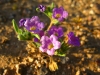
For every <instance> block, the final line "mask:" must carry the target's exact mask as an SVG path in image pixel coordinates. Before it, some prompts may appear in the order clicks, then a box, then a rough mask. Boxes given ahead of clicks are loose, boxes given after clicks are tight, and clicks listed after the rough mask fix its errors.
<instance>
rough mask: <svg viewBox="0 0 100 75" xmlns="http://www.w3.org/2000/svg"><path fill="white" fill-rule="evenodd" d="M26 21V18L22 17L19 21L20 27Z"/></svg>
mask: <svg viewBox="0 0 100 75" xmlns="http://www.w3.org/2000/svg"><path fill="white" fill-rule="evenodd" d="M25 21H26V19H21V20H20V21H19V27H23V26H24V23H25Z"/></svg>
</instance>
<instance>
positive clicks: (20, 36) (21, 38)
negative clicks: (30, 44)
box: [17, 34, 26, 40]
mask: <svg viewBox="0 0 100 75" xmlns="http://www.w3.org/2000/svg"><path fill="white" fill-rule="evenodd" d="M17 38H18V40H26V38H25V37H24V36H23V35H22V34H18V35H17Z"/></svg>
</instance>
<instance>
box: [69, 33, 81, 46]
mask: <svg viewBox="0 0 100 75" xmlns="http://www.w3.org/2000/svg"><path fill="white" fill-rule="evenodd" d="M68 44H71V45H74V46H80V41H79V38H78V37H76V36H75V35H74V33H73V32H70V33H69V34H68Z"/></svg>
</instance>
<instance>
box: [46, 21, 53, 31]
mask: <svg viewBox="0 0 100 75" xmlns="http://www.w3.org/2000/svg"><path fill="white" fill-rule="evenodd" d="M52 24H53V23H52V20H51V22H50V25H49V27H48V28H47V31H48V30H49V29H50V28H51V26H52Z"/></svg>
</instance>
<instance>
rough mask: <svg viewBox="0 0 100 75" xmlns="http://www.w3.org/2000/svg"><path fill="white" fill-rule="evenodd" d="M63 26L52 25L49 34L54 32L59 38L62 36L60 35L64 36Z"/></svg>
mask: <svg viewBox="0 0 100 75" xmlns="http://www.w3.org/2000/svg"><path fill="white" fill-rule="evenodd" d="M63 33H64V32H63V28H62V27H60V26H59V27H57V26H52V27H51V28H50V30H49V31H48V34H49V35H52V34H54V35H56V36H57V37H58V38H60V37H62V36H63Z"/></svg>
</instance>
